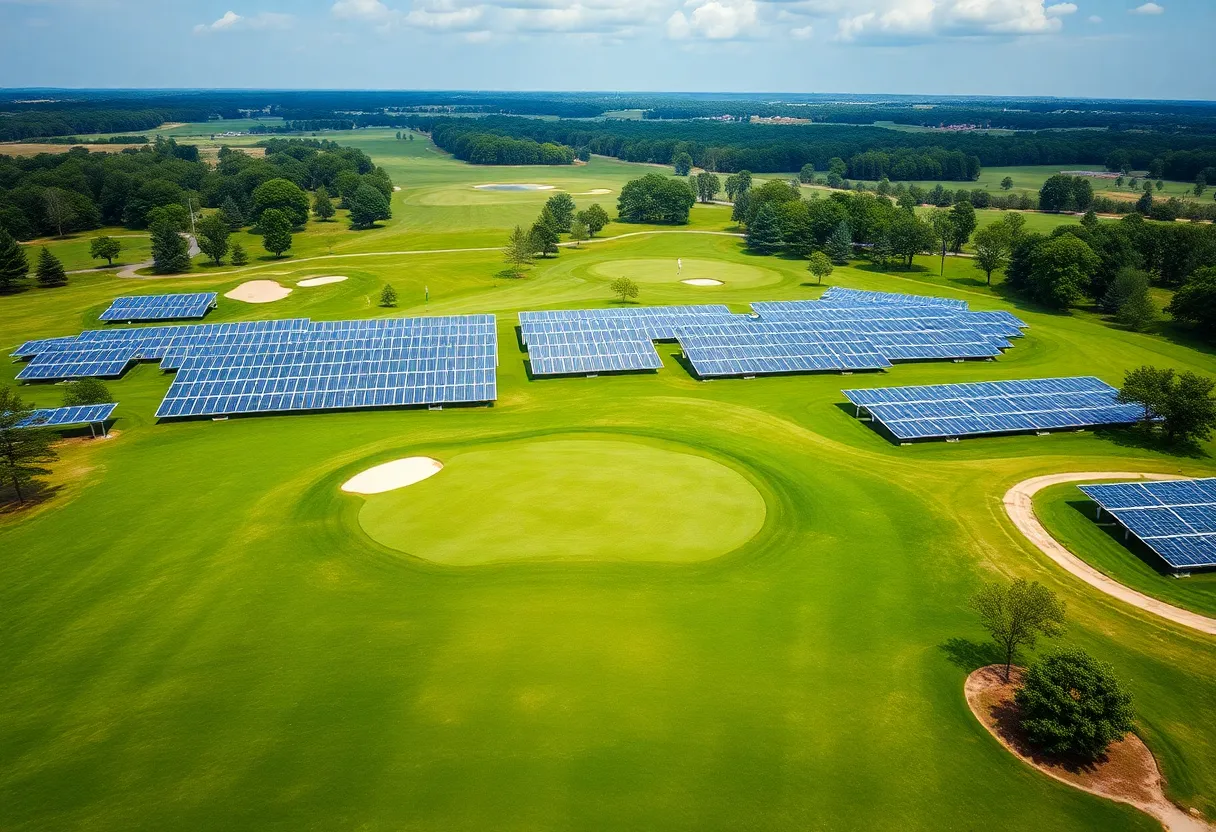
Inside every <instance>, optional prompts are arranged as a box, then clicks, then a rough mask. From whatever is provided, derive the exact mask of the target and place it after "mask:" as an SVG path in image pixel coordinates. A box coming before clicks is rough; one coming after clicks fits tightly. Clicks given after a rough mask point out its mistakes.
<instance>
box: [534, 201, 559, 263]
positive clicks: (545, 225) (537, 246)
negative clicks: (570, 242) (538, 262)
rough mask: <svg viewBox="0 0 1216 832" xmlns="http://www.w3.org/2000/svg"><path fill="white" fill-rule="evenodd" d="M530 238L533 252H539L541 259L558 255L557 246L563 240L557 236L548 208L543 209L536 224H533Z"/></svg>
mask: <svg viewBox="0 0 1216 832" xmlns="http://www.w3.org/2000/svg"><path fill="white" fill-rule="evenodd" d="M528 237H529V239H530V240H531V243H532V251H533V252H539V253H540V256H541V257H548V256H549V255H551V254H557V244H558V241H559V240H560V239H561V238H560V237H558V236H557V229H556V228H555V227H554V222H553V215H552V214H550V213H549V209H548V208H544V209H542V210H541V212H540V216H539V217H537V218H536V222H534V223H532V229H531V231H529V233H528Z"/></svg>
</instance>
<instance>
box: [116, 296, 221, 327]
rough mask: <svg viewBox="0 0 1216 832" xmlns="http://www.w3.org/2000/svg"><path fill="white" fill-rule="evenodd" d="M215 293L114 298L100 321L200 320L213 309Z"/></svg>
mask: <svg viewBox="0 0 1216 832" xmlns="http://www.w3.org/2000/svg"><path fill="white" fill-rule="evenodd" d="M215 305H216V302H215V292H193V293H189V294H177V295H135V296H130V297H121V298H115V299H114V301H113V303H111V304H110V307H109V308H108V309H106V311H104V312H102V313H101V320H103V321H166V320H173V319H175V318H177V319H182V318H201V317H203V316H204V315H206V314H207V312H208V310H211V309H214V308H215Z"/></svg>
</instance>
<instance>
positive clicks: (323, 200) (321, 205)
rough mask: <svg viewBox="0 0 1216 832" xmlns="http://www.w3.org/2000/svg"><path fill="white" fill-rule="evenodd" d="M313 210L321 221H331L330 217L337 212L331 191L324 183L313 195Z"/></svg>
mask: <svg viewBox="0 0 1216 832" xmlns="http://www.w3.org/2000/svg"><path fill="white" fill-rule="evenodd" d="M312 212H313V213H314V214H316V215H317V219H319V220H320V221H321V222H329V219H330V217H332V216H333V215H334V213H335V209H334V203H333V200H331V199H330V198H329V191H327V190H326V189H325V186H324V185H322V186H321V187H319V188H317V192H316V194H314V195H313V198H312Z"/></svg>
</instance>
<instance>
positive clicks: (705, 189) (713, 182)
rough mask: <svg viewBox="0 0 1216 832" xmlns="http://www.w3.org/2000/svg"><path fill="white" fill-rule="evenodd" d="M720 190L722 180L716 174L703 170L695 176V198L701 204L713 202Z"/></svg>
mask: <svg viewBox="0 0 1216 832" xmlns="http://www.w3.org/2000/svg"><path fill="white" fill-rule="evenodd" d="M720 190H722V180H720V179H718V176H717V174H713V173H710V172H709V171H706V170H703V171H701V172H700V173H698V174H697V198H698V199H700V200H701V201H702V202H713V199H714V196H715V195H717V193H718V191H720Z"/></svg>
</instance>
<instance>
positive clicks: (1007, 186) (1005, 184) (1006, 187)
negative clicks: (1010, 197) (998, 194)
mask: <svg viewBox="0 0 1216 832" xmlns="http://www.w3.org/2000/svg"><path fill="white" fill-rule="evenodd" d="M1001 190H1002V191H1012V190H1013V177H1012V176H1006V177H1005V178H1004V179H1002V180H1001Z"/></svg>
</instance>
